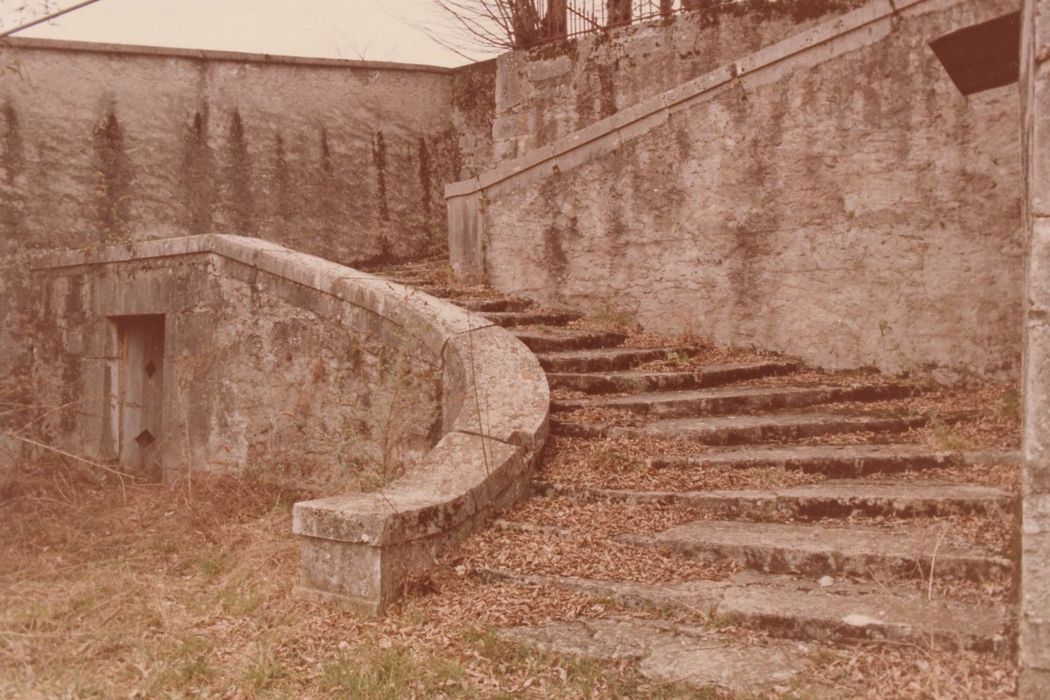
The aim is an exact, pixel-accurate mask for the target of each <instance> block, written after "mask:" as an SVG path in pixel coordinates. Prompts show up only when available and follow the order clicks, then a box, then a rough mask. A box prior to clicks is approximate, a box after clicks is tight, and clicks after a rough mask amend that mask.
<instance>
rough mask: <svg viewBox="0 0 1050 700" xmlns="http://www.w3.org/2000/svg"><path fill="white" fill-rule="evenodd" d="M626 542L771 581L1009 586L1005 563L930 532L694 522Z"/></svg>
mask: <svg viewBox="0 0 1050 700" xmlns="http://www.w3.org/2000/svg"><path fill="white" fill-rule="evenodd" d="M621 539H622V540H623V541H625V542H628V543H631V544H636V545H642V546H650V547H655V548H658V549H661V550H665V551H670V552H674V553H677V554H679V555H682V556H686V557H690V558H693V559H700V560H703V561H723V562H725V561H729V562H733V563H734V564H736V565H738V566H744V567H747V568H749V569H754V570H757V571H762V572H765V573H771V574H802V575H805V576H825V575H831V576H840V575H845V576H857V577H865V578H867V577H872V578H877V579H878V578H882V577H895V576H900V577H907V578H924V577H928V576H929V575H930V570H931V566H932V567H933V572H934V576H936V577H939V578H945V577H947V578H954V579H966V580H970V581H1000V582H1002V581H1006V580H1008V579H1009V577H1010V575H1011V571H1012V568H1013V565H1012V564H1011V562H1010V560H1008V559H1005V558H1003V557H1001V556H997V555H995V554H992V553H990V552H987V551H984V550H982V549H980V548H978V547H976V546H974V545H971V544H968V543H961V542H958V541H956V540H955V538H954V537H953V536H952V533H950V532H946V531H945V530H943V529H937V528H934V527H914V526H908V527H905V526H898V527H893V528H877V527H870V526H859V525H851V526H840V525H836V526H829V525H810V524H794V523H752V522H743V521H722V520H699V521H696V522H693V523H688V524H686V525H680V526H678V527H673V528H671V529H669V530H665V531H664V532H661V533H659V534H657V535H625V536H623V537H622V538H621Z"/></svg>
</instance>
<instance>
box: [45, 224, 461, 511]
mask: <svg viewBox="0 0 1050 700" xmlns="http://www.w3.org/2000/svg"><path fill="white" fill-rule="evenodd" d="M183 240H186V239H183ZM190 240H192V239H190ZM35 276H36V279H35V286H34V289H35V291H36V292H37V293H36V294H35V299H36V304H35V309H34V312H35V314H34V315H35V318H36V320H37V322H36V324H35V328H34V340H35V363H34V389H35V391H34V396H35V397H36V400H37V401H38V403H40V404H41V405H44V406H55V407H58V406H61V407H64V408H63V409H62V410H57V411H54V412H52V413H50V414H49V415H47V417H46V419H45V420H44V421H42V423H41V425H40V427H41V428H42V432H43V434H42V435H41V436H40V437H41V438H43V441H45V442H47V443H48V444H51V445H54V446H57V447H60V448H62V449H66V450H68V451H70V452H73V453H75V454H79V455H82V456H85V457H87V458H89V459H93V460H97V461H102V462H110V461H113V460H116V459H118V458H119V456H120V451H121V444H122V443H123V442H125V441H127V440H128V439H131V438H134V436H129V435H121V434H120V428H119V421H118V420H117V415H116V414H117V413H118V412H119V408H118V407H117V405H116V404H118V403H119V402H120V401H121V400H122V399H121V397H122V396H124V395H125V394H126V392H127V387H126V386H122V384H126V380H122V379H119V378H118V377H120V376H121V372H123V371H125V370H124V368H123V367H122V362H125V360H124V359H123V358H122V357H121V350H120V348H119V347H118V342H117V327H118V324H119V318H120V317H129V316H141V315H146V314H163V315H164V327H165V338H164V353H163V355H164V361H163V365H162V366H163V377H162V378H161V380H160V381H161V383H162V385H163V406H162V408H161V415H162V416H163V419H162V421H161V422H162V424H163V427H162V428H161V429H158V428H154V432H160V433H161V434H159V435H157V436H156V437H157V439H158V442H157V443H156V444H155V445H153V446H152V447H150V450H151V451H152V454H153V455H154V456H155V459H156V460H157V466H158V467H159V469H158V471H161V472H162V473H163V475H164V476H165V477H166V478H168V479H171V478H175V477H177V476H179V475H181V474H185V473H186V472H187V471H191V470H193V471H209V472H216V473H229V474H245V473H251V474H253V475H255V476H258V477H259V478H261V479H263V480H269V481H279V482H285V483H291V484H293V485H295V486H298V487H303V488H311V489H315V490H317V489H319V490H320V491H321V492H324V490H325V487H328V491H329V492H330V491H331V490H332V488H336V489H337V490H357V489H360V488H362V487H368V486H370V485H372V486H374V485H378V484H379V483H381V482H382V481H384V480H389V479H390V478H392V477H393V476H396V475H397V474H398V473H400V471H401V470H402V469H403V468H404V467H405V465H407V464H410V463H412V462H414V461H416V460H417V459H418V458H419V457H420V456H422V455H423V454H425V453H426V452H427V451H428V450H429V449H430V448H431V447H433V445H434V444H435V443H436V442H437V440H438V438H439V437H440V435H441V428H442V406H441V371H442V370H441V358H440V357H438V356H436V355H435V354H434V353H433V352H432V351H431V350H430V349H429V348H428V347H427V346H426V345H425V344H423V343H421V342H420V340H419V338H416V337H413V336H412V335H411V334H407V333H405V332H404V329H403V328H402V327H401V326H399V325H398V324H396V323H395V322H393V321H391V320H390V319H388V318H384V317H382V316H377V315H375V314H374V313H373V312H371V311H370V310H366V309H363V308H361V307H357V306H354V305H351V304H346V303H342V302H337V301H336V300H334V299H333V298H331V297H328V296H326V295H323V294H320V293H318V292H316V291H315V290H313V289H309V288H306V287H303V286H302V285H301V284H299V283H298V282H296V281H294V280H291V279H287V278H282V277H279V276H276V275H274V274H271V273H269V272H266V271H263V270H260V269H258V268H256V267H252V266H250V265H246V264H244V263H242V262H240V261H237V260H233V259H230V258H226V257H222V256H218V255H214V254H212V253H210V252H207V251H201V252H196V253H192V252H191V253H189V254H180V255H178V256H176V257H167V256H159V257H151V258H145V259H132V260H127V261H122V262H110V263H100V264H96V265H91V264H88V265H75V266H71V267H60V268H55V269H43V270H40V271H38V272H36V273H35ZM128 400H131V399H128ZM154 475H156V473H154Z"/></svg>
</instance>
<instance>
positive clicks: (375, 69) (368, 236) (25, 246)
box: [0, 40, 458, 395]
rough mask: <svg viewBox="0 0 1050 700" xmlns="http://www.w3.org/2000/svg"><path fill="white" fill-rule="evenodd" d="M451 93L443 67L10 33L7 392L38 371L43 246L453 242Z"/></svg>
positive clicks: (4, 127)
mask: <svg viewBox="0 0 1050 700" xmlns="http://www.w3.org/2000/svg"><path fill="white" fill-rule="evenodd" d="M451 90H452V76H451V72H450V71H448V70H445V69H440V68H427V67H419V66H399V65H396V64H377V63H367V62H354V61H327V60H312V59H280V58H269V57H265V56H249V55H242V54H226V53H217V52H192V51H181V50H168V49H149V48H136V47H109V46H105V45H96V44H70V43H66V42H54V41H45V40H16V41H9V42H5V43H3V44H0V357H2V358H3V366H2V367H0V395H2V394H4V393H5V391H4V386H3V384H2V383H3V382H4V381H5V380H6V381H7V383H8V384H10V383H11V380H10V378H11V377H18V376H25V375H26V374H27V373H28V359H29V358H28V355H27V354H26V352H25V351H26V349H27V347H28V342H27V340H26V338H25V334H24V333H25V329H26V328H27V325H28V319H27V316H26V314H27V309H28V307H27V305H26V304H25V303H24V302H25V300H27V299H28V288H27V286H26V284H25V277H26V265H27V260H28V258H27V255H28V254H29V253H30V252H31V251H34V250H40V249H54V248H75V247H84V246H91V245H97V244H104V243H114V242H122V241H133V240H142V239H147V238H158V237H167V236H173V235H182V234H193V233H201V232H207V231H224V232H236V233H243V234H246V235H251V236H258V237H261V238H265V239H267V240H271V241H278V242H282V243H287V244H290V245H292V246H294V247H295V248H297V249H300V250H304V251H308V252H312V253H316V254H319V255H323V256H325V257H327V258H330V259H333V260H338V261H343V262H362V261H366V260H369V259H372V258H376V257H380V256H392V257H409V256H415V255H419V254H420V253H422V252H425V251H427V250H430V249H432V248H435V247H438V248H440V247H442V246H443V245H444V238H445V215H444V205H443V202H442V197H441V186H442V184H443V183H444V182H447V181H448V180H449V179H450V178H453V177H454V175H455V174H456V172H458V170H456V168H457V165H456V161H457V160H458V156H457V155H456V151H457V148H458V144H457V142H456V139H455V136H454V133H453V131H452V122H451V118H450V109H449V103H450V99H451ZM5 375H6V376H5ZM8 391H10V389H8Z"/></svg>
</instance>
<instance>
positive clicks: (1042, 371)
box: [1018, 0, 1050, 698]
mask: <svg viewBox="0 0 1050 700" xmlns="http://www.w3.org/2000/svg"><path fill="white" fill-rule="evenodd" d="M1023 20H1024V21H1023V26H1024V30H1023V32H1024V35H1023V39H1022V46H1021V99H1022V104H1023V112H1022V113H1023V122H1022V123H1023V127H1022V129H1023V131H1022V139H1023V141H1022V143H1023V158H1024V174H1025V175H1024V176H1025V185H1026V203H1025V212H1024V216H1025V228H1026V232H1027V239H1028V240H1027V251H1026V253H1027V254H1026V269H1025V340H1024V369H1023V377H1022V382H1023V390H1024V436H1023V446H1022V449H1023V456H1024V462H1023V468H1022V478H1021V499H1022V505H1021V521H1022V526H1021V574H1020V595H1019V599H1020V602H1019V604H1020V611H1019V612H1020V616H1019V640H1018V642H1019V646H1018V651H1019V663H1020V667H1021V680H1020V693H1019V695H1020V697H1021V698H1048V697H1050V0H1026V1H1025V7H1024V16H1023Z"/></svg>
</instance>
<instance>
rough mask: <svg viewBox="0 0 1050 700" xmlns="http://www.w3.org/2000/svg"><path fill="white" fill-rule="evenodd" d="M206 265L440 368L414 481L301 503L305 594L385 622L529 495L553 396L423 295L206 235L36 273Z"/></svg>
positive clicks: (499, 335) (122, 249) (503, 339)
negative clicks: (329, 300)
mask: <svg viewBox="0 0 1050 700" xmlns="http://www.w3.org/2000/svg"><path fill="white" fill-rule="evenodd" d="M193 254H211V255H217V256H221V257H223V258H227V259H230V260H234V261H236V262H239V263H241V264H243V265H246V266H250V267H251V268H254V269H256V270H258V271H260V272H265V273H269V274H270V275H274V276H276V277H280V278H283V279H285V280H288V281H292V282H294V283H296V284H298V285H301V286H302V287H305V288H307V289H309V290H314V291H316V292H318V293H322V294H324V295H328V296H329V297H333V298H335V299H337V300H339V301H341V302H343V303H347V304H352V305H354V306H356V307H359V308H362V309H365V310H367V311H369V312H371V313H374V314H376V315H377V316H380V317H382V318H384V319H387V320H390V321H392V322H394V323H395V324H396V325H397V326H399V327H400V328H401V329H402V330H403V332H404V333H405V334H407V335H409V336H412V337H413V338H415V339H416V341H417V342H418V343H420V344H422V345H423V346H425V348H426V349H427V350H428V351H430V352H432V353H433V354H434V356H436V357H439V358H441V366H442V378H441V403H442V405H441V413H442V421H441V422H442V430H441V437H440V439H439V440H438V442H437V444H436V445H435V446H434V447H433V449H431V450H430V452H429V453H428V454H427V455H426V456H425V457H424V458H423V459H422V460H420V461H419V462H418V463H417V464H415V465H413V466H412V467H411V468H410V470H409V471H408V473H406V474H405V475H404V476H402V477H401V478H399V479H398V480H396V481H395V482H393V483H392V484H390V485H389V486H387V487H385V488H383V489H382V490H381V491H377V492H372V493H358V494H352V495H344V496H335V497H331V498H323V499H319V500H313V501H305V502H300V503H296V504H295V506H294V508H293V525H292V528H293V532H294V533H295V534H296V535H298V536H299V537H300V538H301V539H300V544H301V548H300V551H301V561H300V570H301V584H300V590H301V591H302V592H304V593H307V594H309V595H312V596H314V597H319V598H323V599H326V600H334V601H337V602H340V603H345V604H349V605H350V606H352V607H355V608H358V609H364V610H367V611H369V612H382V611H383V610H384V609H385V608H386V607H387V606H388V605H389V604H390V603H391V602H393V601H394V600H395V599H396V598H397V597H398V596H399V594H400V591H401V587H402V583H403V582H404V580H405V579H406V577H408V576H411V575H413V574H415V573H418V572H421V571H424V570H425V569H427V568H428V567H429V566H430V565H431V564H432V562H433V561H434V559H435V558H436V556H437V555H438V554H439V553H440V552H441V551H442V550H443V549H444V548H445V547H447V546H449V545H450V544H452V543H454V542H455V541H457V540H458V539H460V538H462V537H463V536H465V535H466V534H468V533H469V532H470V531H472V529H474V528H475V527H477V526H478V525H479V524H481V523H482V522H483V521H484V519H485V518H486V517H487V516H488V515H490V514H491V513H493V512H494V511H495V510H497V509H499V508H500V507H503V506H505V505H508V504H509V503H512V502H513V501H514V500H516V499H517V498H519V497H520V496H521V495H522V494H524V492H525V490H526V488H527V484H528V478H529V474H530V472H531V469H532V467H533V466H534V464H535V461H536V459H537V456H538V453H539V451H540V450H541V448H542V446H543V444H544V442H545V441H546V437H547V426H548V410H549V404H550V391H549V388H548V386H547V380H546V375H545V374H544V372H543V370H542V369H541V368H540V365H539V363H538V361H537V360H536V357H535V356H534V355H533V354H532V353H531V352H530V351H529V350H528V349H527V348H526V347H525V345H524V344H522V343H521V341H519V340H518V339H517V338H515V337H514V336H513V335H511V334H510V333H509V332H507V331H506V330H504V329H503V328H500V327H498V326H495V325H493V324H491V323H490V322H488V321H486V320H484V319H483V318H481V317H479V316H476V315H474V314H471V313H470V312H468V311H466V310H464V309H462V308H460V307H457V306H455V305H453V304H450V303H448V302H445V301H442V300H440V299H436V298H434V297H431V296H429V295H427V294H423V293H421V292H419V291H418V290H414V289H412V288H410V287H406V286H404V285H401V284H397V283H395V282H391V281H388V280H385V279H382V278H380V277H377V276H375V275H371V274H368V273H364V272H359V271H357V270H353V269H351V268H348V267H345V266H342V265H339V264H336V263H333V262H329V261H327V260H323V259H321V258H317V257H314V256H311V255H306V254H303V253H298V252H295V251H292V250H289V249H287V248H284V247H282V246H279V245H276V244H273V243H269V242H265V241H261V240H258V239H252V238H245V237H240V236H231V235H220V234H208V235H202V236H193V237H187V238H176V239H166V240H155V241H147V242H141V243H134V244H128V245H118V246H110V247H106V248H99V249H94V250H86V251H68V252H62V253H54V254H48V255H46V256H41V257H40V258H38V259H37V261H36V263H35V264H34V269H47V270H54V269H55V268H62V267H73V266H84V265H106V264H110V263H122V262H129V261H138V260H143V259H150V258H166V257H172V256H184V255H193Z"/></svg>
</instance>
